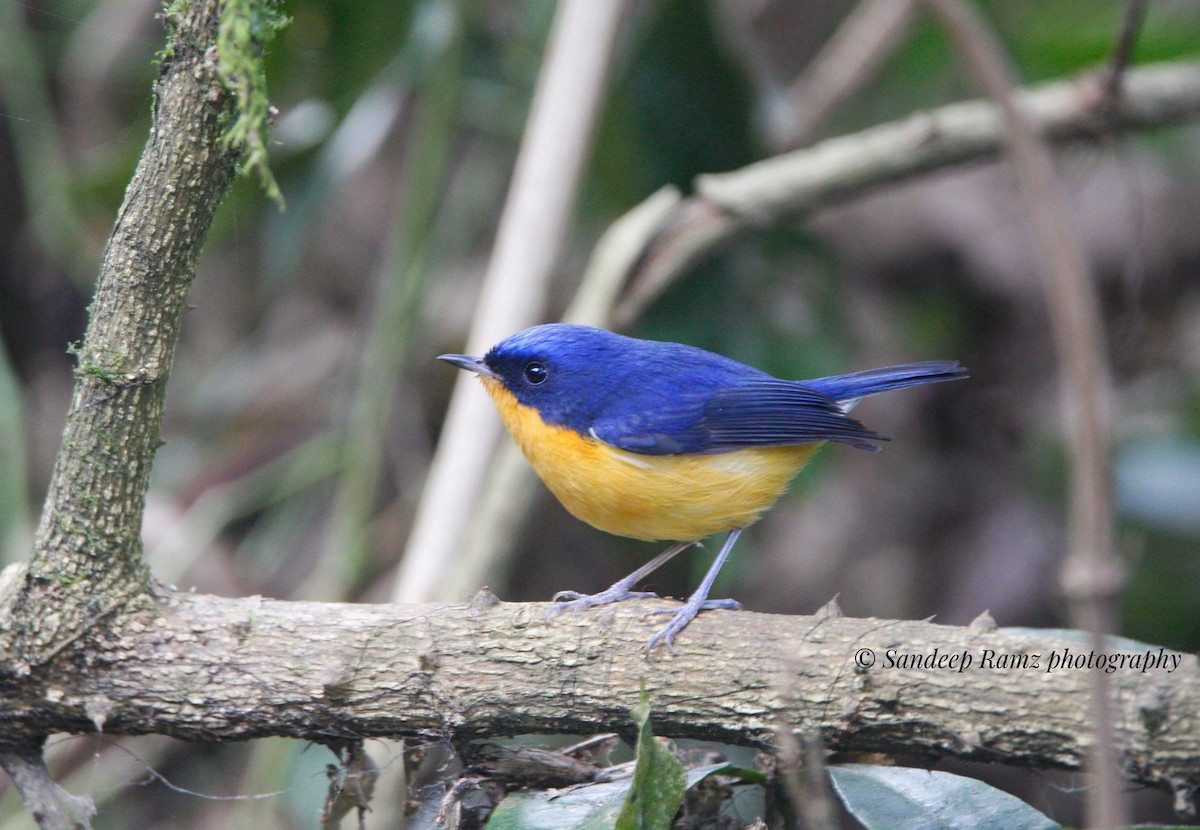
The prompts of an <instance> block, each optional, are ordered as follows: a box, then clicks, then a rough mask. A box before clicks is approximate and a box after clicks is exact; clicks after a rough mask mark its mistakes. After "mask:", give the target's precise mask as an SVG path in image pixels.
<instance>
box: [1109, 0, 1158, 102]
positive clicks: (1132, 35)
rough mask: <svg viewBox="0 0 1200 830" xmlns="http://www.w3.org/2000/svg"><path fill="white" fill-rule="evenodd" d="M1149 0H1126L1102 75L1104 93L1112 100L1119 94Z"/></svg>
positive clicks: (1144, 18)
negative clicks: (1119, 29)
mask: <svg viewBox="0 0 1200 830" xmlns="http://www.w3.org/2000/svg"><path fill="white" fill-rule="evenodd" d="M1149 5H1150V3H1149V0H1126V2H1125V15H1124V16H1123V17H1122V19H1121V31H1120V33H1119V34H1118V35H1117V45H1116V47H1115V48H1114V49H1113V53H1112V58H1111V59H1110V60H1109V64H1108V71H1107V72H1106V73H1105V76H1104V93H1105V95H1106V96H1107V97H1108V98H1109V99H1112V100H1115V99H1116V98H1118V97H1119V96H1120V95H1121V82H1122V81H1123V80H1124V78H1125V71H1126V70H1127V69H1128V68H1129V62H1130V61H1131V60H1132V59H1133V47H1134V46H1135V45H1136V44H1137V39H1138V35H1139V34H1141V32H1142V23H1143V22H1144V21H1145V20H1146V10H1147V8H1148V7H1149Z"/></svg>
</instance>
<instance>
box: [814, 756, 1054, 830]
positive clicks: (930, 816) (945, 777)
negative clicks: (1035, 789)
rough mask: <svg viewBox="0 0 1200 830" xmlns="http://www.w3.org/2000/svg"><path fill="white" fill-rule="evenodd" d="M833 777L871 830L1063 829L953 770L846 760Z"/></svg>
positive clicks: (836, 787)
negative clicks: (889, 765) (884, 765)
mask: <svg viewBox="0 0 1200 830" xmlns="http://www.w3.org/2000/svg"><path fill="white" fill-rule="evenodd" d="M829 777H830V778H831V779H832V780H833V789H834V792H836V793H837V795H838V797H839V798H840V799H841V800H842V803H843V804H845V805H846V809H847V810H849V811H850V813H851V815H853V816H854V817H855V818H856V819H858V820H859V821H860V822H862V824H863V826H864V827H866V828H867V830H891V828H895V827H904V828H906V830H990V828H995V827H1004V828H1006V830H1062V825H1060V824H1057V823H1056V822H1054V821H1051V820H1050V819H1049V818H1047V817H1046V816H1045V815H1043V814H1042V813H1040V812H1038V811H1037V810H1035V809H1033V808H1032V807H1030V806H1029V805H1028V804H1026V803H1025V802H1024V801H1021V799H1019V798H1017V797H1016V796H1013V795H1009V794H1008V793H1006V792H1004V791H1003V790H998V789H996V788H995V787H991V786H989V785H987V784H984V783H983V782H982V781H976V780H975V779H974V778H966V777H964V776H961V775H954V774H952V773H949V772H936V771H934V772H931V771H929V770H923V769H909V768H907V767H881V766H872V765H870V764H841V765H837V766H831V767H830V768H829Z"/></svg>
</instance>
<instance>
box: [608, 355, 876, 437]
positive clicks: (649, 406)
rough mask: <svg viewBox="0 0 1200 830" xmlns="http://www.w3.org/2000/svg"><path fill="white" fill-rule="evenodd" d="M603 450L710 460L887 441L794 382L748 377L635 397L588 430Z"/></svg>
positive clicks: (831, 400)
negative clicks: (745, 452) (752, 451)
mask: <svg viewBox="0 0 1200 830" xmlns="http://www.w3.org/2000/svg"><path fill="white" fill-rule="evenodd" d="M592 432H593V433H594V434H595V435H596V437H597V438H599V439H600V440H602V441H604V442H605V443H608V444H612V445H613V446H615V447H619V448H621V449H623V450H628V451H630V452H636V453H642V454H645V455H678V454H682V453H715V452H728V451H731V450H737V449H745V448H747V447H768V446H787V445H794V444H808V443H811V442H814V441H839V442H842V443H845V444H851V445H852V446H855V447H859V448H861V449H866V450H874V449H878V448H877V447H876V446H875V445H874V444H873V443H871V442H872V441H880V440H884V439H883V438H882V437H881V436H879V435H877V434H875V433H874V432H872V431H871V430H869V429H867V428H866V427H864V426H863V425H862V424H860V423H859V422H858V421H856V420H854V419H853V418H848V417H846V414H845V413H844V412H843V411H842V409H841V408H840V407H839V406H838V404H837V401H835V400H834V399H833V398H830V397H829V396H827V395H824V394H822V393H820V392H817V391H815V390H813V389H809V388H807V387H805V386H803V385H802V384H799V383H796V382H795V381H788V380H779V379H777V378H773V377H769V376H765V375H764V376H761V377H752V378H748V379H745V380H742V381H740V382H738V383H736V384H734V385H729V386H724V387H721V388H718V389H712V390H704V391H688V392H683V393H677V394H674V395H671V396H670V397H664V396H663V395H662V394H661V392H657V391H655V392H652V393H648V394H645V395H634V396H631V397H627V398H625V399H623V400H622V401H620V402H619V403H618V404H617V405H615V406H612V407H610V408H609V409H608V410H607V411H606V412H604V413H602V414H601V415H600V417H598V418H597V419H596V421H595V422H594V423H593V425H592Z"/></svg>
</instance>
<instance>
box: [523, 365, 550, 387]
mask: <svg viewBox="0 0 1200 830" xmlns="http://www.w3.org/2000/svg"><path fill="white" fill-rule="evenodd" d="M549 375H550V370H549V369H547V368H546V364H545V363H542V362H541V361H538V360H531V361H529V362H528V363H526V364H525V380H527V381H529V382H530V383H532V384H533V385H534V386H536V385H537V384H539V383H542V382H544V381H545V380H546V378H547V377H549Z"/></svg>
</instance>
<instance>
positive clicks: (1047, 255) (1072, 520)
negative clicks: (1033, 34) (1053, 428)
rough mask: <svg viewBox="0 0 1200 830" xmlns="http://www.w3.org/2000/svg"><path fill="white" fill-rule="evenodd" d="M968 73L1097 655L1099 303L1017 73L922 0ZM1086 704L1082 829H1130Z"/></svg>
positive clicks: (1081, 614)
mask: <svg viewBox="0 0 1200 830" xmlns="http://www.w3.org/2000/svg"><path fill="white" fill-rule="evenodd" d="M928 2H929V6H930V7H931V8H932V9H933V10H934V11H935V12H936V13H937V15H938V16H939V17H940V18H941V19H942V20H943V22H944V23H945V25H946V28H947V29H948V30H949V32H950V34H951V37H952V38H953V39H954V41H955V43H956V44H957V46H958V49H959V52H960V54H961V55H962V60H963V63H964V64H966V65H967V67H968V68H969V69H970V70H971V72H972V74H974V75H975V77H976V78H977V79H978V81H979V83H980V85H981V86H983V88H984V89H985V90H986V91H987V93H988V95H989V96H990V97H991V98H992V99H993V100H994V101H995V102H996V105H997V107H998V108H999V109H1000V111H1001V113H1003V116H1004V123H1005V127H1006V130H1007V138H1006V143H1007V145H1008V148H1009V156H1010V158H1011V160H1012V165H1013V169H1014V171H1015V173H1016V178H1017V182H1018V185H1019V188H1018V189H1019V192H1020V194H1021V196H1022V200H1023V202H1024V204H1025V208H1026V210H1027V211H1028V214H1029V225H1030V229H1031V231H1032V233H1033V237H1034V239H1035V240H1036V242H1037V246H1038V249H1039V252H1040V254H1041V260H1042V267H1043V269H1044V276H1043V279H1042V286H1043V288H1044V290H1045V293H1046V305H1047V308H1048V310H1049V315H1050V320H1051V324H1052V327H1053V330H1054V340H1055V344H1056V346H1057V358H1058V365H1059V369H1058V373H1059V378H1060V387H1061V393H1060V394H1061V399H1062V407H1063V420H1064V421H1065V432H1066V434H1067V438H1068V447H1069V449H1070V479H1069V488H1068V505H1067V527H1068V542H1067V551H1066V557H1065V559H1064V562H1063V566H1062V582H1063V588H1064V591H1065V592H1066V594H1067V598H1068V599H1069V600H1070V601H1071V604H1072V605H1071V611H1072V617H1073V619H1074V622H1075V625H1076V626H1077V627H1078V628H1080V629H1082V630H1084V631H1087V632H1089V633H1090V634H1091V643H1092V648H1093V649H1095V650H1096V651H1103V650H1104V647H1105V637H1106V635H1107V634H1108V633H1109V632H1111V631H1114V630H1116V627H1117V611H1116V603H1117V595H1118V593H1119V591H1120V586H1121V584H1122V583H1123V581H1124V572H1123V567H1122V565H1121V562H1120V561H1119V559H1118V558H1117V553H1116V548H1115V544H1114V539H1113V533H1114V528H1113V505H1112V469H1111V453H1112V402H1111V398H1112V392H1111V387H1112V378H1111V375H1110V373H1109V370H1108V359H1107V355H1108V347H1107V342H1106V339H1105V336H1104V321H1103V314H1102V312H1101V310H1100V300H1099V298H1098V297H1097V295H1096V288H1095V285H1094V282H1093V280H1092V275H1091V273H1090V269H1089V268H1088V264H1087V261H1086V260H1085V258H1084V254H1083V248H1082V247H1081V246H1080V244H1079V240H1078V239H1077V238H1076V236H1075V231H1074V229H1073V228H1072V227H1071V222H1070V219H1069V217H1068V213H1067V206H1066V202H1065V199H1064V198H1063V194H1062V190H1061V187H1060V186H1059V182H1058V175H1057V173H1056V172H1055V169H1054V164H1053V160H1052V159H1051V157H1050V151H1049V149H1048V148H1047V147H1046V146H1045V144H1044V143H1043V141H1042V140H1041V138H1040V136H1039V135H1038V133H1037V131H1036V130H1035V129H1034V128H1033V126H1032V125H1031V124H1030V123H1029V120H1028V119H1027V118H1026V116H1025V114H1024V112H1022V110H1021V109H1020V108H1019V107H1018V105H1017V102H1016V101H1015V100H1014V97H1013V94H1012V89H1013V87H1014V86H1015V85H1016V73H1015V71H1014V69H1013V67H1012V66H1011V64H1010V62H1009V60H1008V57H1007V55H1006V54H1005V52H1004V50H1003V47H1002V46H1001V45H1000V43H999V42H998V41H997V39H996V38H995V36H994V35H993V34H992V32H991V31H990V29H989V28H988V27H987V24H986V23H985V21H984V20H983V18H982V16H981V15H980V14H979V13H978V12H977V11H976V10H975V9H974V8H972V7H970V6H968V5H967V4H965V3H962V2H960V0H928ZM1090 674H1091V682H1092V686H1093V688H1092V689H1091V690H1090V693H1089V696H1088V700H1089V704H1090V710H1091V713H1092V720H1091V724H1092V726H1091V728H1092V730H1093V732H1094V734H1095V742H1094V744H1093V745H1092V749H1091V753H1090V758H1089V764H1088V766H1089V769H1090V771H1091V773H1092V774H1093V776H1094V778H1093V785H1092V787H1091V788H1089V791H1088V802H1087V803H1088V811H1087V812H1088V826H1089V827H1096V828H1103V830H1116V828H1118V827H1124V826H1125V825H1127V824H1128V823H1129V806H1128V804H1127V802H1126V800H1125V798H1124V795H1123V792H1122V789H1121V787H1120V775H1119V773H1118V771H1117V759H1116V757H1115V753H1114V751H1113V742H1114V735H1113V733H1112V728H1111V727H1112V712H1111V711H1110V710H1109V707H1110V703H1109V696H1108V689H1107V686H1108V677H1107V675H1105V674H1104V673H1103V672H1091V673H1090Z"/></svg>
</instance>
